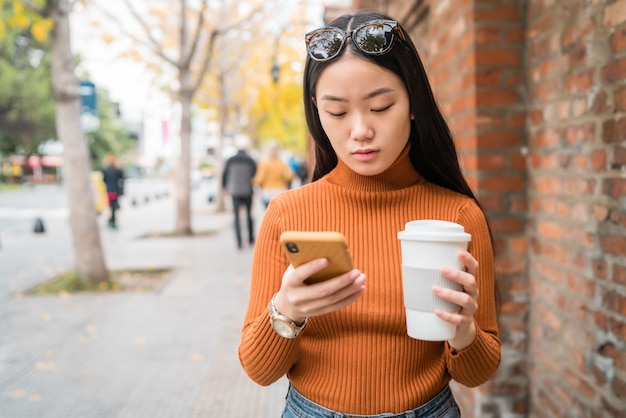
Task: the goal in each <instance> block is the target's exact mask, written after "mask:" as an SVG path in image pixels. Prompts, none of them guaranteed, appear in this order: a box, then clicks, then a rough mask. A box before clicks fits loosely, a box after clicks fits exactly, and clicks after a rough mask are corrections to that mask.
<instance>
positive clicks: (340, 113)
mask: <svg viewBox="0 0 626 418" xmlns="http://www.w3.org/2000/svg"><path fill="white" fill-rule="evenodd" d="M328 114H329V115H330V116H332V117H334V118H340V117H342V116H343V115H345V114H346V112H339V113H333V112H328Z"/></svg>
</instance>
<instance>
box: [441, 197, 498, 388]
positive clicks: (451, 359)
mask: <svg viewBox="0 0 626 418" xmlns="http://www.w3.org/2000/svg"><path fill="white" fill-rule="evenodd" d="M458 222H459V223H460V224H461V225H463V226H464V227H465V231H466V232H469V233H470V234H471V235H472V239H471V241H470V243H469V245H468V251H469V252H470V254H472V256H474V258H475V259H476V260H477V261H478V272H477V274H476V282H477V285H478V292H479V293H478V294H479V296H478V310H477V311H476V313H475V314H474V322H475V324H476V339H475V340H474V342H473V343H472V344H470V346H469V347H467V348H465V349H464V350H462V351H460V352H459V353H456V352H454V350H452V348H450V347H449V349H448V350H447V352H446V363H447V365H448V371H449V373H450V375H451V376H452V378H453V379H454V380H456V381H457V382H459V383H461V384H463V385H465V386H468V387H474V386H478V385H480V384H482V383H485V382H486V381H487V380H488V379H489V378H490V377H491V376H492V375H493V374H494V373H495V372H496V369H497V368H498V365H499V364H500V357H501V347H500V340H499V338H498V323H497V312H496V286H495V267H494V258H493V248H492V244H491V237H490V234H489V228H488V226H487V221H486V219H485V216H484V214H483V212H482V211H481V210H480V208H479V207H478V205H476V204H475V203H474V202H473V201H472V203H471V204H469V205H467V206H466V207H465V208H464V209H463V210H462V211H461V214H460V219H459V221H458Z"/></svg>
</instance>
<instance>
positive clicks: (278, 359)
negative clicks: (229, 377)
mask: <svg viewBox="0 0 626 418" xmlns="http://www.w3.org/2000/svg"><path fill="white" fill-rule="evenodd" d="M280 233H281V229H280V210H279V207H278V204H277V203H276V202H274V201H272V202H270V205H269V207H268V208H267V210H266V212H265V214H264V215H263V221H262V223H261V227H260V230H259V235H258V238H257V243H256V245H255V250H254V257H253V262H252V277H251V283H250V299H249V302H248V310H247V312H246V316H245V319H244V324H243V329H242V333H241V341H240V345H239V360H240V362H241V365H242V366H243V369H244V370H245V371H246V373H247V374H248V376H249V377H250V378H251V379H252V380H254V381H255V382H257V383H258V384H260V385H263V386H267V385H270V384H272V383H274V382H275V381H277V380H278V379H280V378H281V377H282V376H283V375H285V374H286V373H287V372H288V371H289V369H290V368H291V367H292V365H293V364H294V363H295V360H296V357H297V354H298V346H299V339H298V338H295V339H288V338H283V337H281V336H279V335H278V334H276V332H275V331H274V329H273V328H272V326H271V324H270V322H269V313H268V311H267V305H268V303H269V301H270V300H271V298H272V295H273V294H274V293H276V292H277V291H278V290H279V289H280V285H281V281H282V277H283V274H284V272H285V270H286V269H287V267H288V266H289V262H288V260H287V257H286V256H285V255H284V254H283V253H282V249H281V248H280V244H279V241H278V239H279V237H280ZM303 332H306V329H305V330H304V331H303Z"/></svg>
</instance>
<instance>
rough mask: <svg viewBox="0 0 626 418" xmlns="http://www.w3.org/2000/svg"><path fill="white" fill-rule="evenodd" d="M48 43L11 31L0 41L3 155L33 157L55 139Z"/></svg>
mask: <svg viewBox="0 0 626 418" xmlns="http://www.w3.org/2000/svg"><path fill="white" fill-rule="evenodd" d="M49 49H50V46H49V41H46V40H44V41H42V42H40V41H37V40H36V39H34V38H33V36H32V35H31V33H30V31H29V30H28V28H27V29H21V28H19V27H9V28H6V30H5V31H4V36H3V37H0V153H6V154H9V153H15V152H22V153H26V154H29V153H32V152H35V151H36V148H37V145H39V143H40V142H42V141H45V140H46V139H49V138H53V137H54V136H55V120H54V117H55V115H54V101H53V98H52V84H51V77H50V71H51V70H50V55H49V53H47V51H48V50H49Z"/></svg>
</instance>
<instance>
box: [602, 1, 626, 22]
mask: <svg viewBox="0 0 626 418" xmlns="http://www.w3.org/2000/svg"><path fill="white" fill-rule="evenodd" d="M624 22H626V0H617V1H616V2H615V3H613V4H611V5H609V6H607V7H606V8H605V9H604V16H603V21H602V23H603V24H604V26H608V27H610V26H617V25H619V24H621V23H624Z"/></svg>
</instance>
